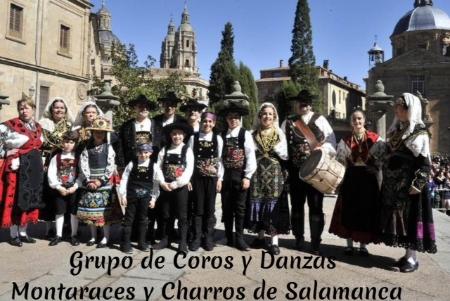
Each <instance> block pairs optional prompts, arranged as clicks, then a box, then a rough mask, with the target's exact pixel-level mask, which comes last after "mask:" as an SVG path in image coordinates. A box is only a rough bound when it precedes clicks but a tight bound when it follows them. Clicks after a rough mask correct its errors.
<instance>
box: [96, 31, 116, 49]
mask: <svg viewBox="0 0 450 301" xmlns="http://www.w3.org/2000/svg"><path fill="white" fill-rule="evenodd" d="M98 39H99V42H100V44H102V45H105V46H106V45H108V46H111V45H112V44H113V43H116V44H120V40H119V38H118V37H117V36H116V35H115V34H113V33H112V32H111V31H109V30H99V32H98Z"/></svg>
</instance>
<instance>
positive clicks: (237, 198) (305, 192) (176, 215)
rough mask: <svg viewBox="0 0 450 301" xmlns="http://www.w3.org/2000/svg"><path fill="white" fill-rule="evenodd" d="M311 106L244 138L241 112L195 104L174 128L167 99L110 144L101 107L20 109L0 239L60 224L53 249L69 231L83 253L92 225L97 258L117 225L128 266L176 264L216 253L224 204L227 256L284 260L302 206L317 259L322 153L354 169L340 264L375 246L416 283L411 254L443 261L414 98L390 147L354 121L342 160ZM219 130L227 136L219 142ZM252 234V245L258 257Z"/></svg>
mask: <svg viewBox="0 0 450 301" xmlns="http://www.w3.org/2000/svg"><path fill="white" fill-rule="evenodd" d="M313 99H314V96H313V95H311V93H310V92H309V91H306V90H302V91H301V92H300V93H299V94H298V95H296V96H294V97H293V98H292V100H293V101H295V110H296V111H295V114H293V115H292V116H289V117H288V118H287V119H286V120H285V121H283V122H282V123H281V125H280V120H279V116H278V112H277V109H276V107H275V106H274V105H273V104H272V103H263V104H261V106H260V108H259V110H258V112H257V116H256V121H255V123H254V128H253V129H252V130H251V131H248V130H246V129H244V128H243V127H242V117H243V116H245V115H247V114H249V108H248V105H247V104H245V101H243V102H242V101H226V102H224V105H222V106H220V109H218V112H217V114H216V113H213V112H211V111H208V108H207V106H206V105H205V104H203V103H201V102H199V101H198V100H195V99H189V100H187V101H185V102H184V103H183V104H182V105H181V106H180V111H181V112H184V113H185V117H183V116H180V115H178V114H176V110H177V107H178V105H179V104H180V103H181V102H182V100H181V99H180V98H179V97H177V96H176V95H175V94H174V93H168V94H167V95H165V96H164V97H161V98H160V99H158V102H159V103H160V107H161V108H162V111H163V112H162V113H161V114H159V115H156V116H154V117H153V118H150V114H151V112H152V111H155V110H156V109H157V107H158V106H157V105H156V104H155V103H154V102H152V101H150V100H148V99H147V98H146V97H145V96H144V95H140V96H138V97H137V98H135V99H133V100H132V101H130V102H129V105H130V108H131V110H132V111H134V113H135V117H134V118H132V119H130V120H128V121H126V122H125V123H123V125H122V126H121V127H120V130H119V131H118V132H117V134H116V133H115V132H114V131H113V129H112V125H111V122H110V120H108V119H106V118H105V117H104V116H103V113H102V111H101V110H100V108H99V107H98V106H97V105H96V104H95V103H94V102H87V103H86V104H85V105H83V106H82V107H81V109H80V111H79V113H78V115H77V118H76V119H75V120H72V117H71V115H70V113H69V109H68V106H67V104H66V103H65V101H64V100H63V99H62V98H55V99H54V100H53V101H51V102H50V103H49V105H48V106H47V108H46V111H45V113H44V117H43V119H41V121H40V122H36V121H34V117H33V116H34V109H35V105H34V103H33V102H32V101H31V99H29V98H26V97H24V98H23V99H22V100H20V101H18V103H17V109H18V114H19V116H18V117H17V118H14V119H11V120H8V121H5V122H3V123H2V124H1V125H0V155H1V157H2V158H3V159H2V160H1V161H0V162H1V163H2V164H1V178H0V213H1V215H0V218H1V220H0V221H1V226H2V227H3V228H9V229H10V235H11V240H10V243H11V244H12V245H14V246H18V247H20V246H22V244H23V243H34V242H35V239H33V238H32V237H30V236H29V235H28V234H27V232H26V230H27V225H28V224H29V223H36V222H37V221H38V219H42V220H47V221H51V220H55V221H56V223H55V224H56V232H55V234H54V235H52V234H51V233H50V232H49V236H50V243H49V244H50V245H51V246H54V245H57V244H59V243H60V242H61V241H62V240H63V228H64V223H65V221H66V224H70V228H71V233H70V239H69V242H70V243H71V244H72V245H74V246H76V245H79V244H80V241H79V238H78V223H79V221H81V222H83V223H85V224H87V225H89V229H90V233H91V237H90V239H89V240H88V241H87V244H88V245H95V244H96V246H97V247H98V248H103V247H107V246H108V245H109V244H110V243H111V242H110V239H109V238H110V225H111V224H113V223H119V222H121V224H122V230H121V231H122V232H121V242H120V249H121V250H122V251H123V252H125V253H132V252H133V248H132V241H136V242H137V246H136V247H137V248H138V249H139V250H142V251H148V250H149V248H150V247H153V248H155V249H163V248H168V247H170V245H171V243H172V242H174V241H175V239H178V241H179V243H178V251H182V252H188V250H191V251H196V250H198V249H199V248H200V247H203V248H204V249H205V250H207V251H211V250H213V248H214V246H215V244H214V227H215V225H216V223H217V221H216V216H215V208H216V196H217V194H218V193H220V194H221V201H222V220H221V221H222V222H223V223H224V226H225V238H226V243H227V245H229V246H235V247H236V248H237V249H239V250H242V251H246V250H248V249H249V248H250V247H252V248H267V249H268V250H269V252H270V253H271V254H273V255H278V254H280V248H279V242H278V235H280V234H287V233H289V231H290V230H291V229H292V233H293V235H294V236H295V246H296V248H297V249H299V250H305V246H306V244H305V233H304V232H305V231H304V215H305V213H304V212H305V210H304V207H305V202H307V204H308V207H309V223H310V238H311V251H312V252H313V253H314V254H316V255H319V254H321V250H320V246H321V236H322V232H323V230H324V226H325V216H324V212H323V199H324V193H322V192H321V191H319V190H317V189H316V188H314V187H313V186H312V185H311V184H309V183H308V182H306V181H304V180H303V179H302V178H301V177H300V175H299V173H300V169H301V167H302V165H303V164H304V163H305V162H306V161H307V160H308V158H309V157H310V156H311V154H312V153H313V152H316V151H318V150H320V151H321V152H323V153H325V154H326V155H327V156H329V157H330V158H335V160H338V161H339V162H341V163H342V164H343V165H344V166H345V167H346V171H345V176H344V179H343V181H342V183H341V185H340V186H339V188H338V198H337V201H336V206H335V210H334V213H333V216H332V220H331V226H330V232H331V233H334V234H336V235H338V236H340V237H342V238H345V239H347V247H346V248H345V250H344V251H345V253H346V254H347V255H353V254H355V253H359V254H361V255H364V256H367V255H369V252H368V249H367V247H366V246H367V244H369V243H385V244H386V245H388V246H396V247H402V248H405V250H406V253H405V256H404V257H402V258H401V259H400V260H399V261H398V262H397V266H398V267H399V269H400V271H402V272H412V271H414V270H417V268H418V260H417V256H416V252H417V251H419V252H430V253H434V252H436V245H435V234H434V226H433V218H432V211H431V204H430V202H429V200H428V193H427V189H426V187H425V186H426V183H427V180H428V176H429V171H430V166H431V164H430V147H429V145H430V144H429V139H430V137H429V134H428V131H427V129H426V127H425V125H424V123H423V122H422V119H421V116H422V112H421V103H420V100H419V99H418V98H417V97H416V96H414V95H412V94H409V93H405V94H403V95H401V96H400V97H398V99H397V100H396V102H395V120H394V122H393V124H392V126H391V128H390V129H389V131H388V136H387V141H383V140H382V139H381V138H380V137H379V136H378V135H377V134H376V133H374V132H371V131H368V130H366V128H365V120H366V118H365V115H364V112H363V111H361V110H356V111H355V112H353V113H352V115H351V125H352V133H351V134H350V135H349V136H348V137H345V138H344V139H342V140H341V141H340V142H339V144H337V147H336V138H335V135H334V133H333V130H332V128H331V126H330V124H329V123H328V121H327V119H326V118H325V117H324V116H322V115H320V114H317V113H315V112H313V111H312V102H313ZM220 117H222V118H223V122H224V124H225V126H224V127H225V128H224V130H223V131H221V132H217V131H216V129H215V126H216V122H217V121H218V118H220ZM44 178H45V181H44ZM19 187H20V189H19ZM289 195H290V206H289V198H288V196H289ZM121 209H122V210H121ZM48 225H49V227H47V228H48V229H49V230H50V229H51V228H52V224H51V223H48ZM156 225H157V229H156ZM176 225H177V227H176ZM98 228H102V229H103V231H98ZM175 228H177V229H178V231H175ZM245 228H247V229H248V230H250V231H251V232H253V233H255V234H256V237H255V238H254V240H253V241H252V242H251V244H250V246H249V245H248V244H247V242H246V240H245V238H244V229H245ZM98 233H103V234H102V236H103V237H101V238H98V237H97V234H98ZM266 235H268V236H270V242H269V243H267V242H266ZM156 240H159V242H158V243H156ZM354 242H357V243H359V244H360V245H359V248H355V247H354V245H353V244H354Z"/></svg>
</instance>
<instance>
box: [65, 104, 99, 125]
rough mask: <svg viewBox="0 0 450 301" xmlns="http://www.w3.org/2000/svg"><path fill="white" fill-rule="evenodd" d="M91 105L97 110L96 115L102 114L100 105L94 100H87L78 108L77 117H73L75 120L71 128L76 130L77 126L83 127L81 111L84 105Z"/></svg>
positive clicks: (84, 107)
mask: <svg viewBox="0 0 450 301" xmlns="http://www.w3.org/2000/svg"><path fill="white" fill-rule="evenodd" d="M91 105H93V106H95V107H96V108H97V112H98V115H97V116H98V117H100V116H103V115H104V114H103V111H102V110H101V109H100V107H99V106H98V105H97V104H96V103H95V102H94V101H92V100H89V101H87V102H85V103H84V104H83V105H82V106H81V107H80V110H79V111H78V114H77V118H76V119H75V122H74V123H73V128H72V130H78V129H79V128H81V127H83V121H84V119H83V118H84V116H83V112H84V110H85V109H86V107H88V106H91Z"/></svg>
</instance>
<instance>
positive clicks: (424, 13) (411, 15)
mask: <svg viewBox="0 0 450 301" xmlns="http://www.w3.org/2000/svg"><path fill="white" fill-rule="evenodd" d="M417 2H418V1H416V5H415V6H416V7H415V8H414V9H413V10H411V11H409V12H408V13H407V14H406V15H404V16H403V17H402V18H401V19H400V21H398V23H397V25H396V26H395V29H394V32H393V33H392V35H393V36H395V35H399V34H401V33H404V32H407V31H418V30H432V29H444V30H450V18H449V16H448V15H447V13H446V12H444V11H443V10H441V9H439V8H437V7H434V6H433V2H432V1H420V3H418V4H417Z"/></svg>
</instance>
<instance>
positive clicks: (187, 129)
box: [163, 121, 194, 141]
mask: <svg viewBox="0 0 450 301" xmlns="http://www.w3.org/2000/svg"><path fill="white" fill-rule="evenodd" d="M173 130H182V131H183V132H184V134H185V135H186V137H189V136H190V135H192V132H193V131H194V130H193V129H192V127H191V126H190V125H189V123H187V122H184V121H175V122H173V123H171V124H168V125H166V126H165V127H163V132H164V135H166V136H167V138H169V139H168V141H170V133H171V132H172V131H173Z"/></svg>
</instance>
